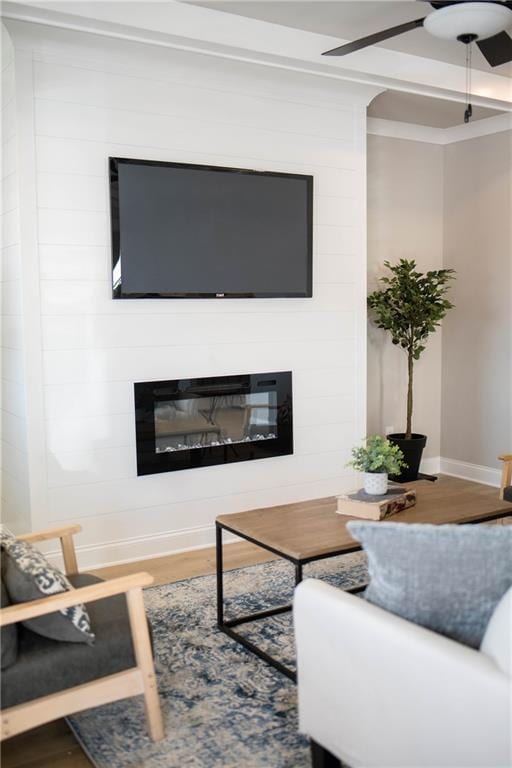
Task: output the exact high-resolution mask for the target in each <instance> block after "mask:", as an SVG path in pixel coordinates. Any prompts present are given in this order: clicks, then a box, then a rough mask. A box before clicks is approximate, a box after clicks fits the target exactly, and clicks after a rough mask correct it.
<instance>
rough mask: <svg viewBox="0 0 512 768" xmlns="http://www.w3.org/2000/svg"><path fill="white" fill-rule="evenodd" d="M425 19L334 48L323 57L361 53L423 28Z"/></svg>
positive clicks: (409, 22) (323, 54)
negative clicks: (378, 44) (405, 33)
mask: <svg viewBox="0 0 512 768" xmlns="http://www.w3.org/2000/svg"><path fill="white" fill-rule="evenodd" d="M424 21H425V17H423V18H422V19H415V20H414V21H408V22H406V23H405V24H399V25H398V26H397V27H391V28H390V29H384V30H383V31H382V32H376V33H375V34H374V35H368V36H367V37H361V38H360V39H359V40H354V41H353V42H352V43H346V44H345V45H340V46H339V48H333V49H332V50H331V51H325V52H324V53H322V56H345V54H347V53H353V52H354V51H359V50H360V49H361V48H367V47H368V46H369V45H375V43H380V42H381V41H382V40H388V38H390V37H396V35H401V34H402V33H403V32H410V30H411V29H416V28H417V27H422V26H423V22H424Z"/></svg>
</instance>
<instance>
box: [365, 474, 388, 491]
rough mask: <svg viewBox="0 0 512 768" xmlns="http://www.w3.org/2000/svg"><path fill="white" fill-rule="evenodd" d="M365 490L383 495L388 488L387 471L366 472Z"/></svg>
mask: <svg viewBox="0 0 512 768" xmlns="http://www.w3.org/2000/svg"><path fill="white" fill-rule="evenodd" d="M364 490H365V491H366V493H369V494H371V495H372V496H382V495H383V494H384V493H386V492H387V490H388V475H387V472H365V473H364Z"/></svg>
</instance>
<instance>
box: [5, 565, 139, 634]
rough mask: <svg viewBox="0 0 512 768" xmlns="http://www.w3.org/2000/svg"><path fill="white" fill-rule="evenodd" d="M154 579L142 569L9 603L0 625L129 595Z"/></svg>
mask: <svg viewBox="0 0 512 768" xmlns="http://www.w3.org/2000/svg"><path fill="white" fill-rule="evenodd" d="M153 581H154V578H153V576H151V575H150V574H149V573H145V572H144V571H142V572H141V573H132V574H130V575H128V576H120V577H119V578H117V579H110V580H109V581H102V582H100V583H99V584H91V585H90V586H88V587H79V588H78V589H73V590H70V591H69V592H58V593H57V594H56V595H48V597H42V598H40V599H39V600H31V601H30V602H27V603H17V604H16V605H9V606H8V607H7V608H2V609H1V610H0V627H6V626H7V625H9V624H15V623H16V622H18V621H27V620H28V619H35V618H36V617H37V616H44V615H45V614H47V613H54V611H60V610H62V609H63V608H69V607H70V606H72V605H78V603H93V602H94V601H95V600H102V599H103V598H105V597H112V595H120V594H123V593H124V592H126V593H127V596H128V594H130V593H131V592H133V591H134V590H141V589H142V588H143V587H149V586H150V585H151V584H152V583H153Z"/></svg>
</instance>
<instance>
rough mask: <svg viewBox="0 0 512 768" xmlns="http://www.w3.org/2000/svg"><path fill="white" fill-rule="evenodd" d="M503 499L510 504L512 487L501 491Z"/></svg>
mask: <svg viewBox="0 0 512 768" xmlns="http://www.w3.org/2000/svg"><path fill="white" fill-rule="evenodd" d="M503 498H504V499H505V501H511V502H512V485H509V486H508V488H505V489H504V490H503Z"/></svg>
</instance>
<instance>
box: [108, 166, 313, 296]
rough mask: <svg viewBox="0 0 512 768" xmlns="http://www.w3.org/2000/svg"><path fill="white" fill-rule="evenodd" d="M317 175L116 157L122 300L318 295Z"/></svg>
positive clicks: (114, 197)
mask: <svg viewBox="0 0 512 768" xmlns="http://www.w3.org/2000/svg"><path fill="white" fill-rule="evenodd" d="M312 198H313V177H312V176H304V175H299V174H291V173H270V172H268V173H267V172H259V171H250V170H244V169H240V168H218V167H210V166H202V165H188V164H183V163H164V162H154V161H149V160H128V159H123V158H118V157H112V158H110V199H111V225H112V262H113V295H114V298H128V299H130V298H212V297H216V298H253V297H269V298H272V297H283V296H284V297H293V296H298V297H304V296H311V295H312V263H311V262H312V256H311V254H312V224H313V221H312V218H313V215H312Z"/></svg>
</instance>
